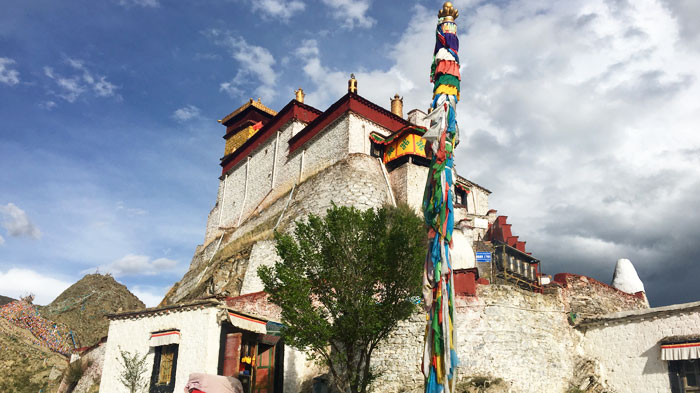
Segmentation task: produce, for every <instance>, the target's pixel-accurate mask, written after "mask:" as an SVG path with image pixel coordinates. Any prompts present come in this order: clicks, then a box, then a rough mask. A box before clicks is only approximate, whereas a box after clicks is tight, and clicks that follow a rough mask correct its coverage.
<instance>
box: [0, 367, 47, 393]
mask: <svg viewBox="0 0 700 393" xmlns="http://www.w3.org/2000/svg"><path fill="white" fill-rule="evenodd" d="M33 376H34V372H33V371H32V370H31V369H30V366H29V364H28V362H24V363H19V362H18V363H15V364H14V365H13V367H12V369H11V370H10V375H5V376H3V377H0V391H2V392H13V393H36V392H38V391H40V390H42V389H44V390H45V389H46V387H47V384H46V382H44V381H36V380H34V379H33V378H32V377H33Z"/></svg>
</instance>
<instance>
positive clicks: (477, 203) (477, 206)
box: [467, 187, 489, 216]
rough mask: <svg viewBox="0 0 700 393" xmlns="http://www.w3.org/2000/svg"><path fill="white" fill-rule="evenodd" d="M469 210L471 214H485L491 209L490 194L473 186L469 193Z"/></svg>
mask: <svg viewBox="0 0 700 393" xmlns="http://www.w3.org/2000/svg"><path fill="white" fill-rule="evenodd" d="M467 211H468V213H469V214H475V215H477V216H485V215H486V214H487V213H488V211H489V194H488V193H487V192H486V191H484V190H482V189H481V188H479V187H471V189H470V192H469V195H467Z"/></svg>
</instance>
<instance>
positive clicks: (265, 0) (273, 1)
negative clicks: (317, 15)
mask: <svg viewBox="0 0 700 393" xmlns="http://www.w3.org/2000/svg"><path fill="white" fill-rule="evenodd" d="M252 5H253V11H258V12H262V14H263V15H265V16H268V17H272V18H278V19H284V20H287V19H289V18H291V17H292V16H293V15H294V14H296V13H299V12H301V11H304V9H305V8H306V4H304V2H303V1H299V0H253V2H252Z"/></svg>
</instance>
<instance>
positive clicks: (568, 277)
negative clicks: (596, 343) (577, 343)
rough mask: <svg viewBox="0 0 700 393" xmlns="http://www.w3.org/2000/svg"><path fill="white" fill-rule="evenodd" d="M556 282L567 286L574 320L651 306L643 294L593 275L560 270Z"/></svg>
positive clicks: (567, 302)
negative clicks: (614, 285)
mask: <svg viewBox="0 0 700 393" xmlns="http://www.w3.org/2000/svg"><path fill="white" fill-rule="evenodd" d="M554 281H555V284H554V285H558V286H562V287H563V288H565V289H566V290H565V291H563V301H564V307H565V308H566V310H567V311H570V312H572V313H574V314H575V315H574V316H573V317H574V319H578V320H580V319H581V318H592V317H597V316H601V315H606V314H610V313H615V312H619V311H627V310H638V309H646V308H649V303H648V302H647V300H646V297H645V296H644V294H643V293H641V292H640V293H639V294H636V295H635V294H629V293H626V292H622V291H620V290H618V289H615V288H613V287H611V286H609V285H607V284H604V283H602V282H600V281H598V280H595V279H593V278H590V277H586V276H580V275H577V274H570V273H559V274H557V275H556V276H554Z"/></svg>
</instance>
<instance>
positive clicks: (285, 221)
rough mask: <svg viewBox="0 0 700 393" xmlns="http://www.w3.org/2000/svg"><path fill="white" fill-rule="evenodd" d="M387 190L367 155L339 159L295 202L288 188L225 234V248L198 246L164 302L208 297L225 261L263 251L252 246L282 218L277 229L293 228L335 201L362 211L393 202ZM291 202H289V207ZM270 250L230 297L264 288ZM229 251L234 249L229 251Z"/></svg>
mask: <svg viewBox="0 0 700 393" xmlns="http://www.w3.org/2000/svg"><path fill="white" fill-rule="evenodd" d="M388 190H389V189H388V186H387V184H386V180H385V179H384V175H383V173H382V170H381V166H380V164H379V162H378V161H377V160H376V159H375V158H373V157H371V156H368V155H365V154H350V155H346V157H345V158H344V159H342V160H338V161H336V162H335V163H334V164H332V165H330V166H328V167H326V168H324V169H323V170H321V171H318V172H317V173H315V174H313V175H310V176H309V177H307V178H305V179H304V180H303V182H302V183H300V184H299V185H298V186H296V187H295V188H294V192H293V194H292V198H291V199H289V195H290V193H291V189H290V190H288V191H287V193H286V194H283V195H281V196H280V197H278V198H277V199H276V200H274V201H271V202H269V204H265V205H263V206H261V208H260V209H258V211H256V212H254V213H253V214H251V215H250V216H249V217H248V218H247V219H246V220H245V221H244V222H242V223H241V226H240V227H238V228H237V229H236V230H235V231H233V232H230V233H228V234H226V236H224V238H223V240H222V241H221V244H219V242H218V239H216V238H214V239H213V240H212V241H210V242H208V243H207V244H206V245H205V246H203V247H200V248H198V252H197V253H195V255H194V257H193V258H192V262H191V263H190V269H189V270H188V272H187V273H185V275H184V276H183V278H182V280H180V281H179V282H178V283H176V284H175V286H173V288H172V289H171V290H170V291H169V292H168V294H166V296H165V299H164V304H169V303H176V302H180V301H182V300H183V299H189V300H193V299H194V297H193V296H195V295H196V296H200V295H202V294H204V293H203V292H202V288H203V287H202V285H203V283H205V282H207V280H210V279H211V278H212V277H213V276H214V275H215V274H216V272H217V270H218V266H220V265H221V263H224V264H226V263H228V261H230V260H231V258H232V257H233V256H235V255H236V253H240V252H242V251H244V250H243V248H244V246H246V247H247V245H250V246H251V247H265V246H264V245H260V246H253V244H255V243H257V242H258V241H259V240H266V236H267V238H269V236H270V235H271V233H272V232H271V230H272V227H273V226H274V225H275V224H276V223H277V221H278V219H280V217H281V218H282V219H281V220H280V227H279V228H278V229H284V228H287V229H290V228H291V226H290V225H289V224H290V223H291V222H293V221H295V220H299V219H301V218H303V217H306V216H307V215H308V214H310V213H312V214H316V215H323V214H324V213H325V212H326V210H327V209H328V208H330V207H331V206H332V204H333V203H335V204H336V205H339V206H354V207H356V208H358V209H361V210H365V209H368V208H376V207H380V206H382V205H384V204H387V203H389V201H390V198H389V193H388ZM288 200H289V204H288V205H287V201H288ZM285 206H286V210H285ZM220 236H221V235H220ZM257 238H261V239H257ZM256 239H257V240H256ZM217 246H218V247H217ZM234 246H235V247H234ZM272 247H273V246H272V245H271V244H268V246H267V251H265V252H262V249H261V251H260V252H262V253H261V254H260V258H259V259H256V260H255V263H256V267H255V268H254V271H251V272H250V273H247V270H248V268H247V267H246V268H245V270H243V274H245V276H246V278H245V279H244V281H243V283H242V284H241V285H242V287H239V288H246V289H245V291H243V292H235V291H231V290H229V293H228V294H229V295H230V296H236V295H239V294H241V293H250V292H256V291H258V290H261V289H262V287H261V284H260V282H259V279H258V278H257V267H259V266H261V265H262V264H263V263H265V264H272V263H273V262H274V259H273V258H272V257H271V255H272V254H271V250H272ZM227 248H228V249H229V250H230V251H228V250H226V249H227ZM223 251H226V252H223ZM215 254H216V255H215ZM229 254H230V255H229ZM248 258H249V257H248V256H245V257H243V259H244V261H243V260H241V258H237V259H236V260H240V262H237V263H245V264H246V266H247V264H248ZM256 258H257V257H256ZM229 265H230V264H229ZM227 266H228V265H227ZM239 267H240V266H239ZM229 268H232V267H229ZM235 270H236V271H239V270H241V269H239V268H238V267H236V269H235ZM219 276H221V275H219ZM225 277H226V278H227V279H231V280H234V279H238V277H239V275H238V274H236V275H230V274H229V275H226V276H225ZM212 287H213V288H215V289H216V288H224V287H225V288H227V289H231V288H235V286H233V285H230V283H228V282H226V283H221V282H212ZM196 296H195V297H196Z"/></svg>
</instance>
